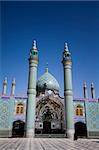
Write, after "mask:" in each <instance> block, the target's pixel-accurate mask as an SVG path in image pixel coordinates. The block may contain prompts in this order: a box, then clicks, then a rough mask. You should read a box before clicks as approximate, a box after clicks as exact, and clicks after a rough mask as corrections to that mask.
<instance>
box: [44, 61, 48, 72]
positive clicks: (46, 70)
mask: <svg viewBox="0 0 99 150" xmlns="http://www.w3.org/2000/svg"><path fill="white" fill-rule="evenodd" d="M45 72H48V62H47V63H46V69H45Z"/></svg>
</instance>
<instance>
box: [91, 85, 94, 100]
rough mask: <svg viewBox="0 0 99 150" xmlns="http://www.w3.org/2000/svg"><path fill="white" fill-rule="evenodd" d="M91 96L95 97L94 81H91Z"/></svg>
mask: <svg viewBox="0 0 99 150" xmlns="http://www.w3.org/2000/svg"><path fill="white" fill-rule="evenodd" d="M91 97H92V98H95V88H94V83H93V82H92V83H91Z"/></svg>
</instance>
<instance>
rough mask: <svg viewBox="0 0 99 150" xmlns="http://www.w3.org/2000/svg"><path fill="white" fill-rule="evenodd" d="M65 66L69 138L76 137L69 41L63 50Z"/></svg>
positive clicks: (65, 94) (66, 117)
mask: <svg viewBox="0 0 99 150" xmlns="http://www.w3.org/2000/svg"><path fill="white" fill-rule="evenodd" d="M62 63H63V68H64V104H65V119H66V134H67V137H68V138H71V139H73V138H74V119H73V114H74V111H73V93H72V60H71V54H70V52H69V50H68V46H67V43H65V49H64V52H63V60H62Z"/></svg>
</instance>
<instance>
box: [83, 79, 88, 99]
mask: <svg viewBox="0 0 99 150" xmlns="http://www.w3.org/2000/svg"><path fill="white" fill-rule="evenodd" d="M83 89H84V98H88V93H87V85H86V82H84V85H83Z"/></svg>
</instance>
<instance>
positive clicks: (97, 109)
mask: <svg viewBox="0 0 99 150" xmlns="http://www.w3.org/2000/svg"><path fill="white" fill-rule="evenodd" d="M86 120H87V128H88V129H89V130H90V129H91V130H93V129H95V130H96V129H99V103H97V102H86Z"/></svg>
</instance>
